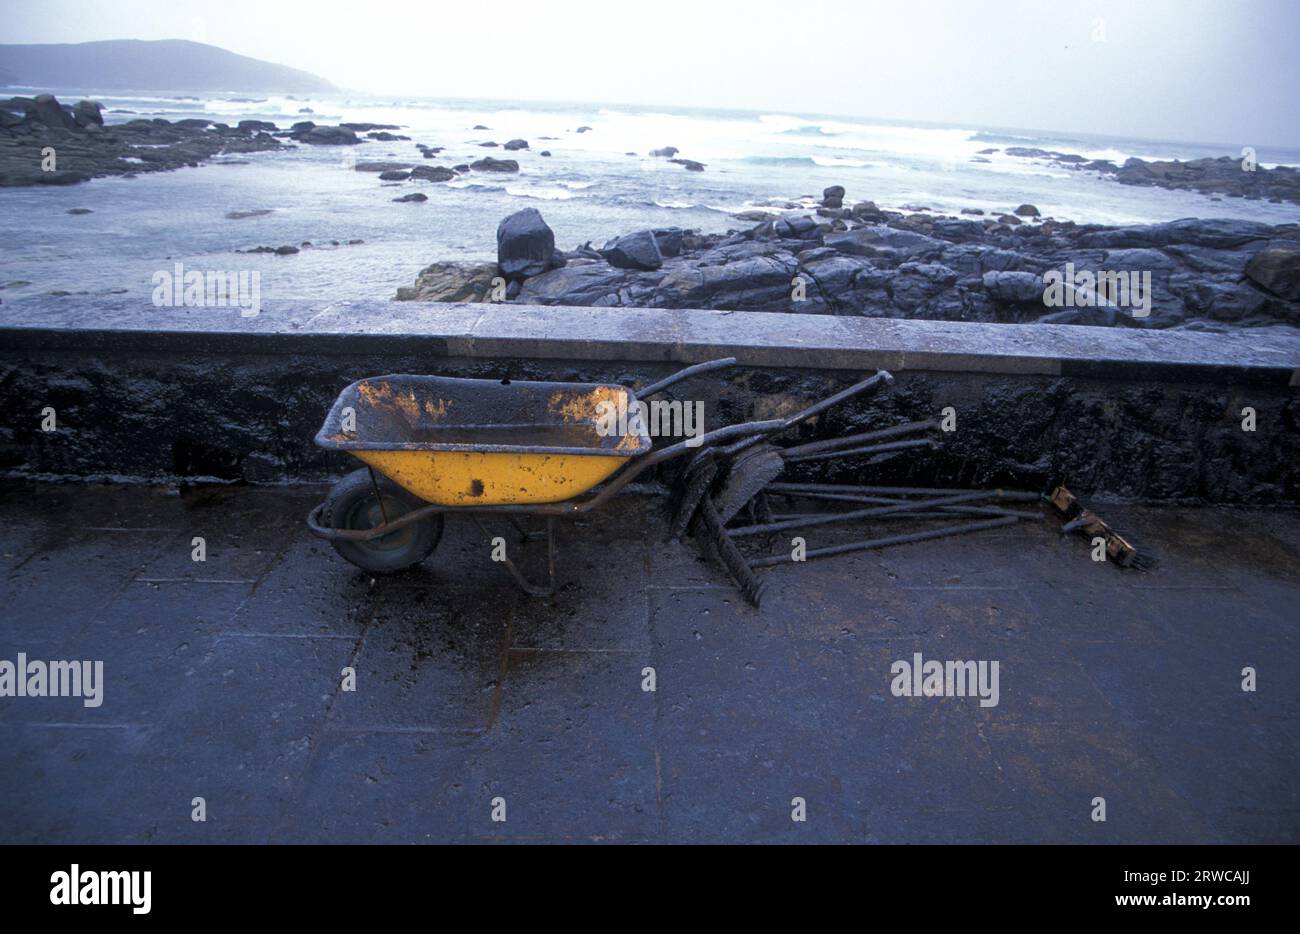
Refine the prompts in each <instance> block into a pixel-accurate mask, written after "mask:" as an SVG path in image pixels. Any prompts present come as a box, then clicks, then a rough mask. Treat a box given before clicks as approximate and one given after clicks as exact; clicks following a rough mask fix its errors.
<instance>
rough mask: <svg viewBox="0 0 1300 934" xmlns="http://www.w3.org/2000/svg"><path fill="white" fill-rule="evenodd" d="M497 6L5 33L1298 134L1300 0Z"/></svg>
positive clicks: (542, 94) (858, 106)
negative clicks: (625, 13)
mask: <svg viewBox="0 0 1300 934" xmlns="http://www.w3.org/2000/svg"><path fill="white" fill-rule="evenodd" d="M501 7H509V9H508V10H507V11H504V12H500V13H497V14H496V15H495V17H494V19H492V20H491V21H467V20H465V19H461V18H454V17H459V16H460V14H459V13H454V12H448V13H440V12H438V8H437V7H433V8H431V7H430V5H429V4H424V3H421V4H417V3H404V2H394V3H391V4H389V5H387V6H385V7H384V9H383V13H382V14H381V15H379V16H376V17H375V18H373V19H366V18H357V17H355V16H348V17H346V18H342V17H338V18H336V17H328V16H322V15H321V13H320V11H319V8H318V7H314V6H312V5H308V4H303V3H296V2H282V3H274V4H273V3H267V2H258V3H254V2H251V0H232V2H230V3H227V4H224V5H223V8H222V10H221V14H220V16H212V15H210V13H209V11H208V8H207V5H205V4H200V3H197V2H194V0H175V2H172V3H167V4H162V3H156V2H149V0H108V2H101V3H87V2H85V0H51V2H48V3H44V4H42V5H41V6H40V7H39V8H31V9H28V8H18V9H13V10H11V11H10V13H9V16H8V17H7V19H8V22H7V28H6V30H5V33H4V35H3V36H2V37H0V41H2V42H9V43H24V44H27V43H56V42H88V41H95V40H102V39H132V38H134V39H190V40H193V41H199V42H206V43H209V44H212V45H216V46H219V47H220V48H223V49H226V50H228V51H231V52H235V53H238V54H240V55H248V56H251V57H254V58H258V59H262V60H264V61H268V62H274V63H277V64H281V65H287V66H289V67H292V68H298V69H302V70H305V71H308V72H311V73H313V74H315V75H317V76H319V77H321V78H324V79H326V80H327V81H330V82H332V83H334V84H335V85H337V86H339V87H340V88H341V89H344V90H348V91H352V92H354V93H359V94H380V95H388V94H391V95H406V96H421V97H431V98H452V99H466V100H482V101H494V102H500V101H513V100H517V101H520V102H542V101H546V102H584V103H598V104H609V105H615V106H631V107H673V108H699V109H709V110H718V109H725V110H737V111H749V112H760V113H776V112H783V111H784V112H791V113H798V114H811V115H825V116H837V117H856V118H862V119H868V120H880V121H895V122H898V121H901V122H909V123H917V124H927V123H928V124H941V125H963V124H976V125H979V126H982V127H994V128H1005V129H1011V130H1015V129H1024V130H1038V131H1056V132H1066V133H1068V132H1076V133H1086V134H1090V135H1099V136H1113V137H1119V138H1125V137H1127V138H1138V139H1164V140H1171V141H1185V142H1194V143H1207V144H1217V145H1224V146H1230V147H1233V148H1234V149H1235V148H1239V147H1242V146H1254V147H1255V148H1257V149H1259V148H1261V147H1267V146H1270V145H1274V146H1285V147H1300V101H1297V100H1296V97H1295V95H1294V93H1293V89H1294V88H1295V87H1297V86H1300V61H1297V59H1298V58H1300V57H1297V56H1295V55H1294V52H1293V49H1294V46H1295V43H1296V41H1297V40H1298V39H1300V4H1297V3H1292V2H1289V0H1246V2H1238V3H1230V2H1224V0H1183V2H1178V0H1150V2H1146V3H1143V4H1142V5H1141V6H1140V7H1133V6H1130V5H1127V4H1124V3H1120V2H1115V0H1095V2H1081V0H1062V2H1054V3H1031V2H1025V0H1001V2H996V3H991V4H988V5H987V6H984V7H981V8H977V7H975V6H974V5H972V4H967V3H962V2H960V0H956V2H952V0H917V2H914V3H912V4H910V5H909V6H908V7H907V8H906V9H896V8H894V7H893V5H889V4H880V3H867V2H858V3H853V4H847V3H832V2H821V0H812V2H810V3H808V4H805V5H804V7H803V8H802V11H801V13H800V14H799V15H797V16H795V17H791V16H790V15H789V14H788V13H786V12H785V11H784V10H783V9H779V8H778V7H777V5H776V4H775V3H773V2H769V0H758V2H752V3H746V4H733V3H716V4H712V5H710V6H708V7H703V6H701V5H697V6H695V7H692V6H690V5H688V4H685V3H683V2H681V0H665V2H664V3H662V4H661V5H660V6H659V7H657V8H656V9H655V10H654V11H653V12H654V15H653V17H650V18H646V19H639V20H637V21H635V22H631V21H629V22H621V21H620V20H619V19H618V18H617V17H616V16H615V15H614V14H615V13H616V12H617V11H616V10H613V9H612V8H610V7H608V6H605V5H600V4H595V3H578V2H568V3H565V2H555V3H551V4H548V5H546V6H545V7H536V6H531V5H530V6H518V7H515V5H513V4H500V5H499V6H498V8H499V9H500V8H501ZM447 9H450V7H448V8H447ZM124 22H126V23H130V24H131V25H130V27H129V28H128V27H123V26H122V25H121V24H122V23H124ZM498 24H499V25H498ZM250 26H254V27H256V28H250ZM444 30H445V35H446V36H449V37H450V38H443V37H442V34H443V32H444ZM629 39H631V44H630V45H629ZM898 75H903V76H905V80H898V79H897V78H896V76H898ZM19 77H20V78H21V76H19ZM1243 87H1244V88H1249V92H1248V94H1247V93H1243V92H1242V91H1241V90H1240V89H1241V88H1243ZM519 88H523V89H526V92H525V93H520V92H519V91H518V90H517V89H519Z"/></svg>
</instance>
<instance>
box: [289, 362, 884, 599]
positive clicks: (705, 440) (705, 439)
mask: <svg viewBox="0 0 1300 934" xmlns="http://www.w3.org/2000/svg"><path fill="white" fill-rule="evenodd" d="M735 364H736V358H735V357H724V358H722V359H719V360H710V361H707V362H704V363H697V364H695V365H693V366H688V367H686V368H685V369H683V370H679V371H678V372H676V373H674V374H672V375H671V376H667V377H665V378H664V379H661V380H659V381H658V382H655V383H651V384H650V385H649V386H646V387H645V388H643V389H642V390H640V391H639V392H636V391H635V390H629V392H630V393H634V395H633V396H632V398H634V399H637V400H645V399H647V398H648V397H650V396H652V395H655V394H656V393H658V392H661V391H662V390H664V389H667V388H668V387H669V386H672V385H674V384H676V383H678V382H680V381H681V380H684V379H687V378H689V377H692V376H696V375H698V374H700V373H706V372H710V371H714V370H720V369H725V368H727V367H731V366H735ZM893 381H894V378H893V376H891V375H890V374H889V373H888V372H887V371H885V370H878V371H877V372H876V373H875V374H874V375H872V376H870V377H868V378H866V379H864V380H862V381H860V382H858V383H856V384H854V385H853V386H850V387H848V388H847V389H844V390H841V391H840V392H838V393H835V394H834V395H832V396H829V397H827V398H825V399H822V400H821V401H819V402H817V403H814V404H813V405H811V406H809V407H807V408H805V409H803V410H802V411H800V412H798V413H796V414H794V415H792V416H790V417H788V418H784V419H767V420H762V421H751V422H739V423H737V424H735V425H727V426H725V427H723V428H715V429H714V430H713V431H709V432H705V433H704V434H703V435H700V436H699V437H697V438H688V439H685V440H682V441H678V442H676V443H675V444H671V445H668V446H667V447H660V448H652V449H651V450H650V451H648V452H646V453H644V454H640V455H634V456H632V457H629V458H628V462H627V463H626V464H625V465H624V466H622V467H620V468H619V469H618V471H617V472H616V473H615V474H614V475H613V476H611V477H610V478H609V479H608V480H606V481H604V482H603V484H602V485H601V486H600V487H599V489H597V490H596V491H595V492H594V493H591V494H590V495H585V494H584V495H579V496H578V497H575V498H573V499H568V500H563V501H561V502H556V503H500V504H492V505H484V506H474V505H470V506H448V505H443V504H440V503H428V504H427V505H424V506H421V507H418V508H416V509H413V510H411V511H410V512H406V513H403V514H402V515H400V516H398V517H396V518H394V519H389V518H388V517H387V514H386V513H384V520H385V521H383V522H382V523H380V524H379V525H377V526H375V527H373V528H370V529H340V528H332V527H329V526H325V525H322V524H321V513H322V511H323V510H324V508H325V504H324V503H320V504H318V505H317V506H316V507H315V508H314V509H312V511H311V512H310V513H308V515H307V528H308V530H309V531H310V532H311V533H312V534H313V535H315V536H317V537H318V538H323V539H327V540H329V541H356V542H365V541H372V540H374V539H376V538H382V537H383V536H385V535H388V534H391V533H393V532H395V531H397V530H399V529H401V528H403V527H405V526H407V525H410V524H412V523H415V522H421V521H423V520H425V519H428V518H430V517H431V516H435V515H444V514H458V515H468V516H470V517H472V518H473V519H474V521H475V522H476V523H477V524H478V525H479V528H481V529H483V528H484V527H483V524H482V522H481V521H480V519H481V517H486V516H504V517H507V518H509V519H510V520H511V522H512V524H513V525H514V526H515V528H516V530H517V531H519V532H520V534H521V535H522V536H523V538H524V540H525V541H527V540H532V539H533V538H534V537H535V536H536V535H540V534H543V533H529V532H526V531H525V530H524V529H523V528H522V526H520V525H519V523H518V517H520V516H542V517H544V518H545V519H546V531H545V533H544V534H545V536H546V542H547V566H548V580H547V584H546V585H545V586H540V585H537V584H534V583H532V582H531V581H529V580H528V579H527V578H526V577H525V576H524V575H523V573H522V572H521V571H520V570H519V568H518V567H516V566H515V564H514V562H512V561H511V560H510V558H509V556H506V557H505V558H504V560H503V561H502V562H501V563H503V564H505V566H506V569H507V570H508V571H509V572H510V573H511V575H512V576H513V577H514V578H515V581H516V582H517V583H518V584H519V586H520V587H521V588H522V589H523V590H524V591H525V592H527V593H530V594H534V595H537V596H546V595H549V594H551V593H554V591H555V534H554V521H555V519H557V518H566V517H570V516H580V515H582V514H584V513H587V512H590V511H591V510H593V509H597V508H599V507H600V506H602V505H604V504H605V503H607V502H608V501H609V500H611V499H612V498H613V497H614V496H616V495H617V494H618V493H619V492H620V491H621V490H622V489H623V488H624V487H626V486H627V485H628V484H629V483H631V482H632V481H633V480H635V479H636V478H637V477H639V476H640V475H641V474H643V473H645V471H647V470H649V469H650V468H651V467H655V466H658V465H659V464H662V463H665V462H666V461H670V460H672V459H673V458H675V457H679V456H681V455H683V454H686V453H688V452H694V453H698V452H699V451H702V450H705V449H707V448H709V447H713V446H717V445H721V444H723V443H724V442H731V443H733V444H734V443H737V442H738V443H739V444H741V445H743V444H746V443H750V442H752V441H755V440H758V439H760V438H763V437H767V436H770V435H774V434H778V433H780V432H782V431H785V430H787V429H789V428H791V427H793V426H794V425H797V424H798V423H800V422H802V421H804V420H806V419H808V418H811V417H813V416H814V415H818V414H820V413H821V412H824V411H826V410H827V409H829V408H831V407H832V406H834V405H836V404H838V403H840V402H842V401H844V400H846V399H848V398H851V397H853V396H856V395H859V394H861V393H864V392H869V391H876V390H879V389H881V388H883V387H886V386H889V385H891V384H892V383H893ZM367 469H368V470H369V471H370V479H371V484H372V485H373V487H374V490H375V495H376V497H377V498H378V500H379V503H380V507H381V510H382V507H383V496H382V494H381V493H380V490H379V484H378V481H377V479H376V477H375V471H374V469H373V468H371V467H369V466H367ZM484 531H485V532H486V531H487V530H486V529H484Z"/></svg>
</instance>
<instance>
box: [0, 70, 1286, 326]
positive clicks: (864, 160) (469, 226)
mask: <svg viewBox="0 0 1300 934" xmlns="http://www.w3.org/2000/svg"><path fill="white" fill-rule="evenodd" d="M12 93H24V92H23V91H22V90H21V89H14V90H13V91H12ZM54 93H55V94H56V95H58V96H59V98H60V100H63V101H66V102H75V101H76V100H78V99H80V98H81V97H93V98H94V99H96V100H99V101H101V102H102V103H103V104H104V107H105V110H106V111H107V112H106V115H105V116H106V121H107V122H108V123H117V122H125V121H128V120H133V119H138V118H153V117H163V118H166V119H169V120H178V119H184V118H186V117H205V118H209V119H212V120H217V121H222V122H226V123H229V124H231V125H234V124H235V123H236V122H238V121H239V120H244V119H256V120H271V121H274V122H275V123H277V124H278V125H279V126H280V127H281V128H287V127H288V126H290V125H291V124H292V123H294V122H296V121H299V120H311V121H314V122H315V123H317V124H322V125H333V124H337V123H339V122H354V123H356V122H367V123H387V124H397V125H399V126H400V127H401V129H399V130H393V131H390V132H393V133H398V134H401V135H405V136H409V137H410V138H411V139H410V141H409V142H407V141H398V142H377V141H367V142H365V143H362V144H361V145H358V146H307V145H303V146H298V147H296V148H293V149H290V150H287V151H283V152H265V153H253V154H246V155H245V154H240V155H232V156H229V157H223V158H221V159H218V160H214V161H212V162H208V163H206V164H203V165H201V166H200V167H198V168H186V169H180V170H178V171H174V172H162V173H153V174H142V175H140V176H138V177H135V178H120V177H118V178H104V179H95V180H93V181H91V182H89V183H87V184H83V185H76V186H71V187H49V188H7V189H0V245H2V246H3V250H2V251H0V285H3V286H5V288H4V289H3V290H2V291H0V299H3V300H4V301H5V302H6V303H10V302H11V301H12V300H13V299H16V298H21V297H23V296H26V295H33V294H40V293H46V292H51V291H67V292H72V293H89V294H92V295H94V294H103V293H108V292H124V293H126V294H133V295H134V294H138V295H140V296H141V297H142V299H143V300H148V297H149V296H150V294H151V293H152V291H153V287H154V286H153V281H154V277H155V275H156V274H157V273H158V271H159V270H168V269H171V268H173V266H174V264H175V263H178V262H179V263H182V264H184V266H185V268H187V269H198V270H204V269H219V270H238V271H248V272H257V273H259V274H260V280H261V289H262V299H263V300H267V299H284V298H306V299H313V300H322V299H327V300H333V299H361V298H370V299H375V298H379V299H383V298H391V297H392V296H393V295H394V293H395V292H396V290H397V288H398V287H399V286H403V285H410V284H411V282H412V281H413V280H414V278H415V276H416V273H417V272H418V271H419V270H420V269H421V268H423V267H424V266H425V265H427V264H429V263H430V262H433V261H437V260H467V261H472V260H488V259H492V258H493V257H494V256H495V248H496V239H495V233H496V227H497V224H498V222H499V221H500V220H501V218H503V217H505V216H506V215H507V214H510V213H511V212H513V211H517V210H519V209H521V208H523V207H536V208H538V209H539V210H540V211H541V212H542V214H543V216H544V217H545V218H546V221H547V223H548V224H550V226H551V227H552V229H554V231H555V235H556V241H557V245H558V246H560V247H561V248H564V249H571V248H573V247H575V246H578V245H580V244H582V243H585V242H588V241H590V242H592V243H594V244H595V245H597V246H599V245H602V244H603V243H604V242H605V241H606V240H607V239H609V238H611V237H614V236H617V235H619V234H623V233H627V232H630V231H633V230H637V229H641V228H646V227H666V226H679V227H688V228H696V229H699V230H702V231H706V232H715V231H725V230H728V229H741V228H744V227H746V226H748V225H749V223H751V222H745V221H740V220H737V219H736V218H735V217H733V216H732V215H733V214H735V213H736V212H739V211H744V210H750V209H754V208H756V207H762V206H771V205H778V206H779V205H787V204H794V203H798V204H804V205H809V206H811V205H813V204H815V201H816V199H818V198H820V196H821V192H822V189H824V188H826V187H828V186H831V185H842V186H844V187H845V189H847V191H848V195H847V197H846V199H845V203H846V204H852V203H853V202H856V201H859V200H871V201H874V202H875V203H876V204H877V205H879V206H880V207H881V208H885V209H900V208H902V207H904V206H906V205H924V206H926V207H929V208H931V209H932V210H934V211H936V212H942V213H949V214H956V213H958V212H959V211H960V210H961V209H962V208H980V209H983V210H985V211H987V212H989V213H998V212H1004V211H1010V210H1013V209H1014V208H1015V207H1016V206H1017V205H1018V204H1021V203H1024V202H1029V203H1032V204H1034V205H1036V206H1037V207H1038V208H1039V210H1040V211H1041V212H1042V213H1043V215H1044V216H1053V217H1056V218H1060V219H1068V220H1073V221H1076V222H1080V223H1103V224H1128V223H1150V222H1156V221H1164V220H1172V219H1175V218H1180V217H1234V218H1246V219H1251V220H1260V221H1266V222H1269V223H1284V222H1294V221H1297V220H1300V207H1298V206H1296V205H1284V204H1270V203H1267V202H1260V201H1245V200H1243V199H1239V198H1232V197H1226V196H1224V197H1218V196H1215V197H1211V196H1206V195H1201V194H1197V193H1193V192H1185V191H1167V190H1163V189H1157V188H1137V187H1131V186H1125V185H1120V184H1118V183H1117V182H1116V181H1115V180H1114V179H1113V178H1109V177H1105V176H1101V175H1099V174H1097V173H1093V172H1087V171H1077V170H1073V169H1070V168H1068V167H1066V166H1063V165H1058V164H1052V163H1050V162H1043V161H1038V160H1032V159H1025V158H1018V157H1013V156H1008V155H1006V154H1005V152H1002V151H1001V150H1004V149H1005V148H1006V147H1008V146H1023V147H1036V148H1040V149H1047V150H1054V151H1059V152H1066V153H1077V154H1078V155H1080V156H1083V157H1085V158H1087V159H1110V160H1112V161H1114V162H1116V163H1117V164H1118V163H1122V162H1123V160H1124V159H1126V158H1128V157H1129V156H1138V157H1141V158H1144V159H1171V158H1180V159H1191V158H1198V157H1201V156H1223V155H1228V156H1233V157H1240V155H1241V153H1240V151H1239V150H1236V151H1234V149H1233V148H1232V147H1230V146H1225V145H1215V144H1195V143H1169V142H1160V141H1155V140H1134V139H1119V138H1104V137H1097V136H1084V135H1081V134H1069V133H1045V132H1036V131H1017V130H1005V129H993V128H985V127H977V126H939V125H931V124H914V125H913V124H904V123H900V122H896V121H895V122H889V121H878V120H869V119H861V118H851V117H842V116H837V117H831V116H817V115H804V114H791V113H752V112H742V111H720V110H692V109H685V108H672V109H670V108H645V107H630V106H614V105H600V104H539V103H527V104H523V103H510V102H484V101H464V100H460V101H458V100H432V99H423V98H416V99H407V98H375V97H359V96H352V97H347V96H339V97H336V98H301V99H299V98H291V97H267V98H265V99H260V100H246V99H236V97H237V96H236V95H218V96H205V97H196V96H192V95H184V94H182V93H179V92H178V93H177V94H175V95H168V94H156V95H150V96H147V97H138V96H123V95H121V94H120V93H119V94H116V95H115V94H108V93H96V92H95V91H94V90H89V91H85V90H82V89H55V90H54ZM308 110H310V111H311V112H305V111H308ZM113 111H130V113H124V112H113ZM477 124H482V125H485V126H487V127H489V128H490V129H487V130H474V129H472V127H474V126H475V125H477ZM583 126H588V127H590V128H591V129H590V131H587V132H578V128H579V127H583ZM516 137H518V138H523V139H526V140H528V141H529V144H530V149H529V150H526V151H523V152H506V151H504V150H503V149H502V148H500V146H498V147H497V148H485V147H481V146H479V145H478V143H480V142H485V141H488V140H492V141H495V142H497V143H498V144H502V143H505V142H506V141H507V140H509V139H513V138H516ZM545 137H553V138H551V139H546V138H545ZM416 143H423V144H426V145H430V146H442V147H445V148H444V150H443V152H441V153H439V155H438V158H436V159H427V160H426V159H422V158H421V157H420V153H419V152H418V150H417V149H416ZM665 146H675V147H676V148H677V149H678V150H680V152H679V157H681V158H686V159H693V160H696V161H698V162H702V163H705V164H706V166H707V167H706V168H705V170H704V171H703V172H690V171H687V170H686V169H685V168H684V167H682V166H680V165H676V164H673V163H670V162H668V161H667V160H666V159H662V158H653V157H651V156H649V152H650V151H651V150H652V149H658V148H661V147H665ZM989 148H996V149H998V150H999V152H996V153H992V154H988V155H984V156H979V155H978V154H979V153H980V150H985V149H989ZM543 149H545V150H549V151H550V152H551V154H552V155H551V156H550V157H543V156H541V155H540V152H541V150H543ZM628 153H634V155H628ZM486 155H491V156H494V157H496V158H511V159H516V160H517V161H518V162H519V164H520V171H519V172H518V173H517V174H514V173H511V174H491V173H480V172H472V173H470V174H469V175H466V176H462V177H460V178H458V179H456V180H454V181H451V182H446V183H439V184H435V183H428V182H419V181H407V182H395V183H381V182H380V181H379V179H378V176H377V174H375V173H371V172H358V171H355V169H354V168H353V166H354V165H355V163H356V162H358V161H398V162H406V163H410V164H413V165H430V166H432V165H443V166H452V165H456V164H459V163H467V162H472V161H474V160H476V159H480V158H482V157H483V156H486ZM977 157H978V158H979V159H987V160H988V161H987V162H984V161H973V160H976V158H977ZM1258 159H1259V161H1260V163H1261V164H1262V165H1265V166H1269V165H1275V164H1287V165H1296V164H1300V152H1297V151H1295V150H1281V149H1279V150H1269V149H1267V148H1262V149H1259V150H1258ZM65 167H67V166H65ZM411 191H420V192H423V193H424V194H426V195H427V196H428V198H429V200H428V201H427V202H423V203H416V204H397V203H393V200H392V199H393V198H396V197H399V196H400V195H403V194H406V193H408V192H411ZM69 208H89V209H90V210H91V211H92V212H93V213H90V214H84V215H69V214H68V213H66V212H67V210H68V209H69ZM256 210H264V211H269V212H270V213H267V214H264V215H261V216H256V217H246V218H243V219H237V220H232V219H228V218H227V217H226V215H227V214H228V213H230V212H236V211H256ZM356 240H360V241H363V242H361V243H355V244H352V245H349V244H348V241H356ZM332 241H338V243H339V245H338V246H334V245H332ZM304 242H310V243H311V244H312V246H311V247H302V248H301V251H300V252H299V253H298V254H296V255H291V256H274V255H259V254H246V253H241V252H237V251H241V250H249V249H252V248H255V247H258V246H270V247H278V246H281V245H293V246H299V245H301V244H302V243H304ZM15 281H18V282H27V283H30V284H28V285H14V284H13V283H14V282H15Z"/></svg>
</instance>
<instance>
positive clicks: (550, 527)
mask: <svg viewBox="0 0 1300 934" xmlns="http://www.w3.org/2000/svg"><path fill="white" fill-rule="evenodd" d="M472 518H473V519H474V524H475V525H477V526H478V527H479V528H480V529H482V531H483V534H484V535H486V536H488V538H489V540H490V539H491V538H492V535H491V533H490V532H488V530H487V527H486V526H484V525H483V523H482V521H481V520H480V519H479V517H478V516H473V517H472ZM515 527H516V528H519V526H518V524H517V523H516V526H515ZM532 534H533V533H525V535H526V536H531V535H532ZM539 534H541V533H539ZM544 534H545V535H546V574H547V580H546V586H545V587H543V586H540V585H538V584H534V583H533V582H532V581H530V580H529V579H528V578H526V577H524V575H523V572H522V571H520V570H519V568H518V566H517V565H516V564H515V563H514V562H513V561H511V560H510V555H509V554H508V553H507V554H504V555H502V556H501V563H502V564H504V565H505V566H506V570H507V571H509V572H510V576H511V577H513V578H514V579H515V583H516V584H518V585H519V589H520V590H522V591H523V592H524V593H526V594H528V595H529V596H533V597H549V596H551V595H552V594H554V593H555V518H554V517H553V516H547V517H546V532H545V533H544Z"/></svg>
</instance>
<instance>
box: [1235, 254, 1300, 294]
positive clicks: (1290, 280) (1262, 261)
mask: <svg viewBox="0 0 1300 934" xmlns="http://www.w3.org/2000/svg"><path fill="white" fill-rule="evenodd" d="M1246 277H1247V278H1249V279H1250V280H1251V281H1252V282H1254V283H1255V284H1257V285H1259V286H1261V287H1262V288H1265V289H1267V290H1268V291H1270V292H1272V293H1273V294H1274V295H1277V296H1278V297H1280V298H1285V299H1286V300H1287V301H1291V302H1300V248H1297V247H1294V246H1270V247H1269V248H1267V249H1264V250H1260V251H1259V252H1258V253H1256V254H1255V257H1254V259H1252V260H1251V261H1250V262H1249V263H1247V264H1246Z"/></svg>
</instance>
